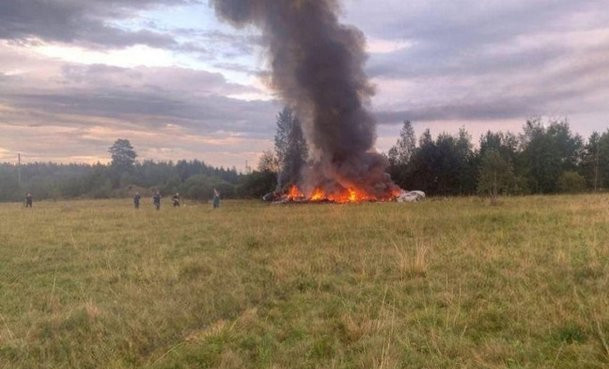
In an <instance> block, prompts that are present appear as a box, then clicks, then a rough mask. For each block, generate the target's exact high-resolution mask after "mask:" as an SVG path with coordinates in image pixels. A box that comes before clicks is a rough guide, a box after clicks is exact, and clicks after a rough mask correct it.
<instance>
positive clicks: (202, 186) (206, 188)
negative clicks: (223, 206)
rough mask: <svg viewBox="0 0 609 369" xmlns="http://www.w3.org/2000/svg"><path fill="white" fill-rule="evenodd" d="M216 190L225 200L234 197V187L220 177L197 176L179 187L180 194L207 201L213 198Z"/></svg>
mask: <svg viewBox="0 0 609 369" xmlns="http://www.w3.org/2000/svg"><path fill="white" fill-rule="evenodd" d="M214 188H215V189H217V190H218V191H219V192H220V195H221V196H222V197H224V198H227V197H233V196H234V193H235V189H234V186H233V185H232V184H230V183H228V182H226V181H224V180H222V179H220V178H218V177H210V176H206V175H197V176H193V177H190V178H188V179H187V180H186V182H184V183H183V184H182V185H180V187H179V192H180V193H181V194H183V195H185V196H186V197H188V198H191V199H194V200H200V201H207V200H209V199H210V198H211V197H212V196H213V192H214Z"/></svg>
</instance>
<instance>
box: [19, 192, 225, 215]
mask: <svg viewBox="0 0 609 369" xmlns="http://www.w3.org/2000/svg"><path fill="white" fill-rule="evenodd" d="M141 199H142V195H140V193H139V192H136V193H135V196H133V206H134V207H135V208H136V209H139V208H140V200H141ZM33 202H34V198H33V196H32V194H31V193H30V192H28V193H26V194H25V201H24V206H25V207H26V208H31V207H32V204H33ZM181 202H182V199H181V198H180V194H179V193H177V192H176V193H175V195H173V196H172V197H171V203H172V204H173V207H174V208H178V207H180V205H181ZM152 203H153V204H154V207H155V208H156V210H160V209H161V193H160V192H159V191H156V192H155V193H154V195H153V196H152ZM212 205H213V207H214V209H216V208H219V207H220V192H219V191H218V190H216V189H215V188H214V197H213V199H212Z"/></svg>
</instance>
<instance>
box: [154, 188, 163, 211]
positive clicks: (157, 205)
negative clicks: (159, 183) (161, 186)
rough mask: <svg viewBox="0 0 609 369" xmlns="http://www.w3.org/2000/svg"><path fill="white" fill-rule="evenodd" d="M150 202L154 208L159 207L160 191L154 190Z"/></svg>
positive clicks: (157, 208)
mask: <svg viewBox="0 0 609 369" xmlns="http://www.w3.org/2000/svg"><path fill="white" fill-rule="evenodd" d="M152 203H153V204H154V207H155V208H156V210H159V209H160V208H161V193H160V192H159V191H157V192H155V193H154V196H152Z"/></svg>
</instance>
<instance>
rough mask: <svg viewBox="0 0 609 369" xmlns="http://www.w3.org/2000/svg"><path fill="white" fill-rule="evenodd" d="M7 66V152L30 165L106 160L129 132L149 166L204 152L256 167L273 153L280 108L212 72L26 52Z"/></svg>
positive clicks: (1, 69) (0, 80) (2, 99)
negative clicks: (32, 161)
mask: <svg viewBox="0 0 609 369" xmlns="http://www.w3.org/2000/svg"><path fill="white" fill-rule="evenodd" d="M0 60H3V61H5V62H6V63H5V64H3V65H2V66H0V125H1V127H0V130H1V131H2V132H3V135H2V136H3V137H2V139H0V147H1V148H3V150H10V151H12V152H23V153H25V154H27V155H26V156H28V157H30V158H53V160H59V158H60V156H61V155H60V153H62V152H63V153H64V154H65V157H64V158H63V159H62V160H61V161H66V160H67V161H69V160H77V159H78V158H80V159H78V160H82V159H83V158H85V157H87V158H89V159H90V160H89V159H87V161H91V160H99V159H100V158H102V159H103V158H105V156H106V150H107V146H108V144H109V143H111V142H112V141H113V140H114V139H116V138H117V137H121V136H120V135H123V134H124V135H127V136H128V138H131V139H133V140H134V142H137V143H138V144H139V146H140V147H141V148H142V157H144V158H151V156H147V154H146V153H148V154H150V155H152V154H153V153H161V152H163V153H164V155H163V156H161V157H157V159H178V158H179V157H177V155H178V154H184V155H187V156H185V157H186V158H196V157H199V156H200V155H201V154H204V156H205V157H206V158H208V159H209V158H210V157H211V158H212V159H213V160H211V161H212V162H213V163H218V164H220V163H221V164H223V165H226V164H227V163H228V162H230V160H228V159H227V158H229V157H230V158H233V159H234V157H235V155H237V154H236V153H243V155H245V157H246V158H248V157H249V158H250V159H251V160H254V158H255V157H256V154H255V153H254V152H252V151H254V150H253V149H252V148H253V147H256V148H259V149H260V150H262V149H264V148H266V147H267V146H268V145H269V137H272V133H273V128H274V120H275V114H276V111H277V110H278V109H279V107H278V105H277V104H276V103H275V102H273V101H266V100H242V99H237V98H231V97H228V96H229V95H239V94H248V93H249V94H255V93H257V92H258V90H257V89H256V88H254V87H251V86H246V85H240V84H237V83H231V82H228V81H227V80H226V79H225V78H224V77H223V76H222V75H221V74H219V73H211V72H207V71H204V70H194V69H188V68H182V67H135V68H120V67H113V66H107V65H79V64H65V63H62V62H59V61H49V60H45V59H40V58H38V57H37V56H35V55H30V54H28V53H25V52H23V51H22V50H20V51H16V52H15V53H14V55H10V54H9V53H6V52H5V53H4V54H2V56H1V57H0ZM19 61H21V66H19V63H18V62H19ZM7 71H14V73H12V74H11V73H7ZM58 141H59V142H61V145H57V144H56V143H57V142H58ZM263 143H264V145H266V146H263ZM161 148H165V149H167V150H164V151H162V150H161V151H159V150H160V149H161ZM229 152H233V154H229ZM197 153H198V154H197ZM3 155H4V154H3ZM208 156H209V157H208ZM233 159H231V160H233ZM244 160H245V159H244Z"/></svg>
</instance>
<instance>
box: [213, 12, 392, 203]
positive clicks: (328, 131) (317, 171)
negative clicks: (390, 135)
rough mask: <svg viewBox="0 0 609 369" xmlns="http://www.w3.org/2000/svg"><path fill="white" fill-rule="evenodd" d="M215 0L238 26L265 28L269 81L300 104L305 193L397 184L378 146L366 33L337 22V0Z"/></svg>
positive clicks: (383, 190) (373, 190) (376, 191)
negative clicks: (306, 151)
mask: <svg viewBox="0 0 609 369" xmlns="http://www.w3.org/2000/svg"><path fill="white" fill-rule="evenodd" d="M210 1H211V4H212V5H213V6H214V8H215V10H216V13H217V14H218V15H219V16H220V17H222V18H223V19H226V20H228V21H229V22H231V23H232V24H233V25H235V26H238V27H240V26H245V25H250V24H252V25H255V26H256V27H258V28H259V29H260V30H261V31H262V36H263V39H264V42H265V45H266V46H268V50H269V57H270V63H271V69H272V79H271V83H272V87H273V88H274V89H275V90H276V91H277V93H278V94H279V96H280V97H281V98H282V99H283V100H284V101H285V103H286V104H287V105H289V106H290V107H292V108H293V109H295V111H296V113H297V115H298V117H299V119H300V120H301V121H302V124H303V130H304V131H305V134H306V137H307V143H308V145H309V150H310V152H309V155H310V159H311V160H312V164H311V166H310V167H308V168H307V170H306V171H305V173H303V174H304V177H303V178H304V182H305V183H303V184H302V187H303V189H304V190H305V192H307V191H312V189H313V188H314V187H318V186H319V187H322V188H324V189H325V190H327V191H330V192H331V191H340V190H344V189H345V188H350V187H355V188H359V189H362V190H364V191H366V192H368V193H369V194H371V195H376V196H383V195H386V194H387V192H388V191H390V190H392V189H395V185H394V184H393V182H391V179H390V178H389V175H388V174H386V171H385V169H386V167H387V163H386V160H385V159H384V158H383V157H382V156H381V155H380V154H378V153H376V152H374V149H373V146H374V142H375V140H376V123H375V121H374V119H373V118H372V116H371V115H370V113H369V112H368V111H367V110H366V107H365V105H367V104H368V103H369V101H370V97H371V96H372V95H373V93H374V90H373V88H372V86H371V85H370V83H369V82H368V78H367V76H366V75H365V73H364V70H363V65H364V63H365V61H366V53H365V51H364V46H365V38H364V35H363V34H362V32H361V31H359V30H358V29H356V28H354V27H349V26H346V25H342V24H340V23H339V21H338V15H337V13H338V11H339V3H338V0H210Z"/></svg>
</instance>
